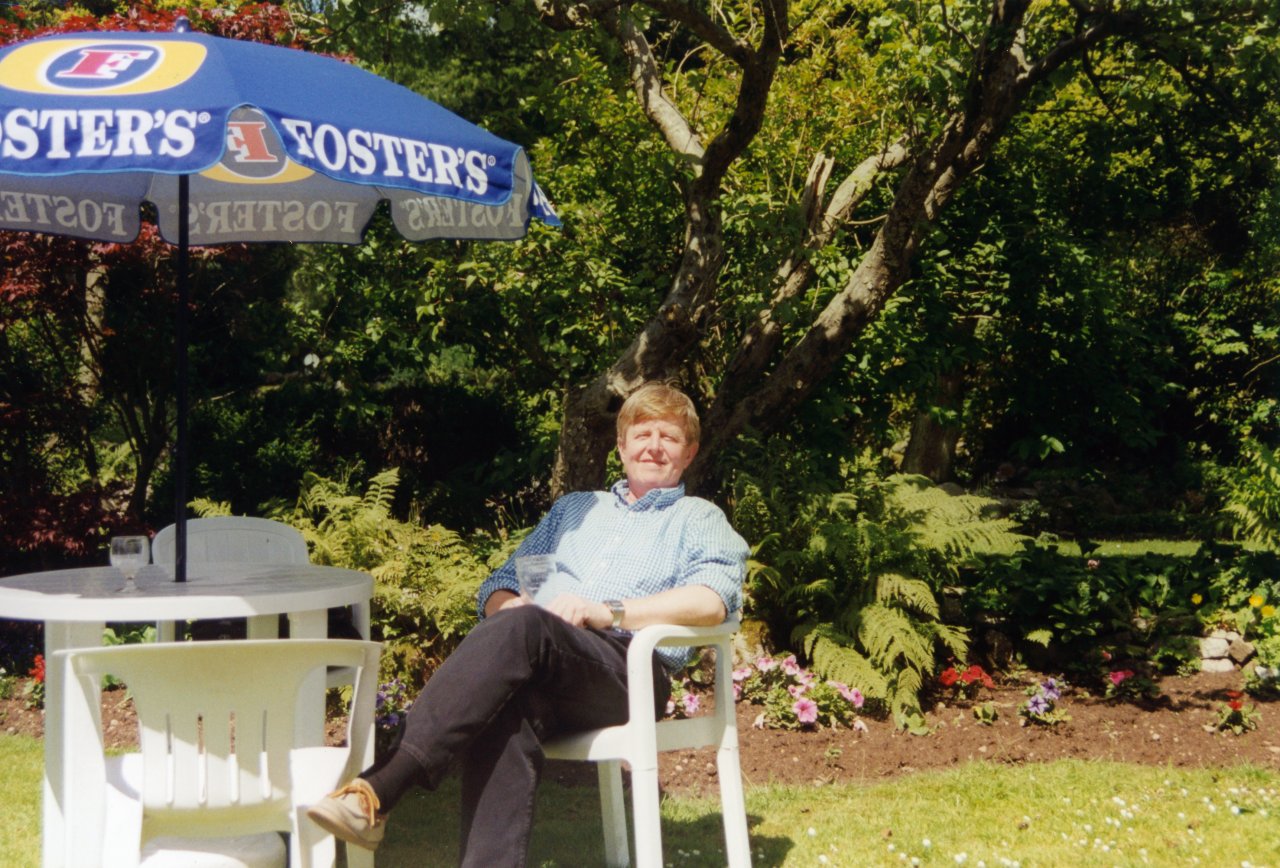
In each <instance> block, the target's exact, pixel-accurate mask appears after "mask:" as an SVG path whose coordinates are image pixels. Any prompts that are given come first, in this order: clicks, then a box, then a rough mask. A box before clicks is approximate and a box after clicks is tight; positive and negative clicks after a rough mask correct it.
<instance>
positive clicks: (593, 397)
mask: <svg viewBox="0 0 1280 868" xmlns="http://www.w3.org/2000/svg"><path fill="white" fill-rule="evenodd" d="M535 2H536V3H537V5H538V7H539V9H540V10H541V12H542V13H543V15H544V20H546V22H547V23H548V24H549V25H551V26H553V27H558V28H569V27H582V26H586V25H587V23H588V22H589V21H597V22H599V23H600V25H601V26H602V27H603V28H604V30H605V31H607V32H608V33H609V34H610V35H611V36H613V37H614V38H615V40H616V41H617V42H618V44H619V46H620V48H621V49H622V51H623V53H624V54H625V56H626V57H627V59H628V62H629V64H630V66H629V70H630V74H631V79H632V83H633V85H634V89H635V92H636V96H637V99H638V100H639V104H640V106H641V107H642V109H643V110H644V111H645V113H646V114H647V115H648V117H649V119H650V121H651V123H652V124H653V125H654V127H655V128H656V129H657V130H658V131H659V132H660V134H661V135H662V137H663V139H664V140H665V141H666V143H667V145H668V146H669V147H670V148H671V149H672V150H673V151H674V152H676V153H677V154H679V155H680V156H681V158H682V160H683V164H684V165H686V166H688V167H690V169H691V171H692V173H693V177H692V179H691V180H690V181H689V182H688V183H687V184H686V188H685V189H686V219H687V222H686V235H685V249H684V254H683V257H682V261H681V263H680V267H679V269H678V270H677V273H676V277H675V279H674V281H673V284H672V287H671V288H670V291H669V292H668V294H667V297H666V299H665V300H664V302H663V304H662V306H661V307H660V308H659V310H658V311H657V314H656V315H655V317H654V318H653V319H652V320H650V322H649V323H648V325H647V326H646V327H645V329H644V330H643V332H642V333H641V334H640V335H639V336H638V337H637V338H636V339H635V341H633V342H632V344H631V345H630V346H629V347H628V348H627V349H626V351H625V352H624V353H623V354H622V355H621V357H620V358H619V359H618V360H617V361H615V362H614V364H613V365H612V366H611V367H610V368H609V369H608V370H606V371H605V372H603V373H602V374H600V375H599V376H598V377H596V378H595V379H593V380H592V381H591V382H589V383H587V384H585V385H584V386H582V387H580V388H578V389H575V390H573V391H571V392H570V394H569V395H568V396H567V399H566V402H565V419H564V429H563V433H562V436H561V442H560V449H559V452H558V454H557V460H556V470H555V476H554V480H553V486H552V487H553V494H560V493H563V492H564V491H567V490H571V489H575V488H587V487H595V486H598V485H600V483H601V482H602V481H603V479H602V477H603V471H604V466H605V459H606V457H607V454H608V451H609V449H610V448H612V446H613V443H614V433H613V427H612V424H611V423H612V419H613V414H614V413H616V411H617V407H618V406H619V404H620V402H621V400H622V399H623V398H625V397H626V395H628V394H630V392H631V391H633V390H634V389H635V388H636V387H638V386H639V385H640V384H641V383H643V382H644V381H646V380H651V379H672V378H673V377H675V376H676V375H677V373H678V372H679V371H681V370H683V369H684V368H685V366H686V364H687V360H688V358H689V357H690V355H691V353H692V351H693V350H694V348H695V347H696V346H697V343H698V341H700V340H702V339H703V338H705V336H706V334H707V330H708V328H709V322H710V321H711V320H712V314H713V313H714V312H715V308H716V304H717V301H718V299H716V297H715V290H716V287H717V278H718V274H719V269H720V267H721V264H722V261H723V253H722V250H721V245H722V238H721V234H720V218H719V213H718V211H717V210H716V209H717V204H716V198H717V196H718V194H719V192H720V187H721V181H722V179H723V177H724V174H725V172H726V171H727V170H728V168H729V166H730V165H731V163H732V162H733V161H734V160H736V159H737V158H738V157H739V156H740V155H741V154H742V153H743V152H744V151H745V149H746V147H747V146H748V145H749V144H750V142H751V140H752V139H753V138H754V137H755V135H756V133H757V131H758V130H759V127H760V124H761V122H762V120H763V112H764V106H765V102H766V98H767V96H768V91H769V88H770V86H771V84H772V81H773V77H774V73H775V69H776V65H777V63H778V60H779V57H780V56H781V53H782V50H783V48H784V46H785V41H786V38H787V35H788V25H787V15H788V10H787V4H786V2H785V0H761V3H760V6H759V9H758V13H759V17H758V19H755V18H753V19H751V20H753V21H758V22H759V24H758V30H757V31H756V32H759V33H760V38H759V40H758V42H757V44H755V45H752V44H749V43H748V42H746V41H745V40H744V39H742V38H740V37H738V36H736V35H735V34H733V33H731V32H729V31H728V30H727V29H726V28H725V27H724V26H722V19H719V18H713V17H711V16H709V15H704V14H703V13H702V12H701V11H699V8H698V7H696V6H695V5H694V4H685V3H677V2H671V0H649V2H647V3H643V4H637V5H644V6H647V7H649V11H650V12H652V13H653V14H654V15H656V16H665V17H667V18H669V19H671V20H672V21H673V22H675V23H677V24H680V25H684V26H685V27H687V28H689V30H690V31H691V32H692V33H694V34H696V37H697V38H698V39H699V40H701V41H702V43H703V44H704V46H705V47H706V48H707V49H708V51H709V53H714V52H719V53H720V55H722V59H723V60H724V61H725V62H727V63H730V64H734V65H736V67H737V68H738V69H739V70H740V72H741V76H740V85H739V92H738V101H737V103H736V106H735V110H734V112H733V115H732V117H730V118H729V120H728V121H727V122H726V123H725V124H724V126H723V127H722V128H721V130H720V131H719V132H718V133H717V135H716V136H715V138H714V139H712V140H711V142H710V143H709V144H708V145H707V146H706V148H705V150H704V149H703V147H702V144H701V143H702V138H701V136H700V135H699V134H698V132H697V131H696V130H695V128H694V126H693V125H692V124H690V123H689V122H688V120H686V119H685V118H684V117H683V115H681V113H680V111H679V109H678V107H677V106H676V103H675V101H674V100H671V99H669V98H668V96H667V94H666V87H667V84H666V82H665V80H664V76H663V70H662V69H661V67H660V64H659V62H658V61H657V60H656V59H655V57H654V56H653V53H652V52H651V51H650V49H649V45H648V43H647V41H646V40H645V37H644V35H643V33H642V31H641V29H640V28H639V27H638V26H637V24H636V23H635V21H634V20H633V19H632V18H631V17H630V7H629V6H619V5H616V4H615V3H613V2H610V0H583V2H578V3H569V2H564V0H535ZM1030 5H1031V0H993V2H992V3H991V13H990V17H989V19H988V21H987V25H986V29H985V32H984V33H982V34H980V36H979V37H978V38H975V39H974V41H973V42H972V43H971V44H972V46H973V47H972V54H971V63H970V77H969V81H968V85H967V89H966V91H965V93H963V94H959V95H957V96H959V97H960V99H959V100H958V103H959V106H960V107H959V108H957V109H956V110H955V111H954V112H952V113H951V114H950V116H949V117H947V118H946V119H945V122H944V123H942V124H941V126H940V127H939V128H938V129H939V132H938V133H937V135H936V136H934V137H933V139H932V140H931V141H915V140H911V139H908V138H904V139H902V140H900V141H898V142H896V143H893V144H886V145H885V146H884V147H883V148H882V149H881V152H880V153H878V154H875V155H873V156H872V157H870V158H868V159H867V160H864V161H863V162H862V164H860V165H859V166H858V167H856V168H855V169H854V170H853V172H851V173H850V175H849V176H848V177H847V178H846V179H845V181H844V182H843V183H842V184H841V185H840V187H839V189H838V190H837V192H836V194H835V195H834V196H833V197H832V200H831V202H830V203H829V205H828V206H827V208H826V209H825V211H824V210H823V209H822V208H821V207H820V206H819V204H818V203H819V202H820V201H821V198H822V191H823V188H824V186H825V183H826V180H827V178H828V176H829V173H830V171H831V164H830V161H829V160H827V159H826V158H825V157H823V156H822V155H818V157H817V158H816V159H815V160H814V163H813V168H812V169H811V171H810V174H809V178H808V181H807V182H806V187H805V190H804V205H803V207H802V209H801V210H802V212H803V216H802V219H803V220H804V221H805V222H806V224H807V226H806V234H805V237H804V238H803V239H802V241H801V242H800V243H799V244H798V245H797V247H796V249H795V250H794V251H793V252H792V254H791V255H790V256H787V257H785V259H786V261H785V262H784V263H783V264H782V265H781V266H780V267H779V269H778V273H777V275H776V277H775V279H774V281H773V283H772V292H773V294H772V296H771V298H770V300H769V302H767V303H766V305H765V306H764V308H763V309H762V310H761V312H760V313H759V315H758V317H757V318H756V320H755V322H753V323H752V324H751V325H750V327H749V328H748V329H747V330H746V332H745V333H744V334H743V336H742V339H741V341H740V343H739V346H738V349H737V351H736V353H735V354H734V356H733V358H732V359H730V361H729V362H728V364H727V366H726V368H725V373H724V376H723V378H722V380H721V382H720V385H719V390H718V392H717V394H716V395H715V397H714V400H713V402H712V403H711V405H710V407H709V408H707V410H706V411H705V412H704V414H703V416H704V419H703V422H704V424H703V440H702V448H701V450H700V451H699V454H698V458H697V460H696V461H695V463H694V464H693V466H692V467H691V468H690V470H689V472H688V473H687V474H686V480H687V481H688V482H689V483H690V484H691V485H692V486H696V484H697V481H698V478H699V476H700V475H701V474H702V473H705V471H706V468H707V466H708V462H709V460H710V459H711V457H712V456H713V455H714V454H715V453H716V452H717V451H718V450H719V449H720V448H721V447H723V446H724V445H725V444H727V443H729V442H730V441H731V440H733V439H734V438H736V437H737V436H738V435H739V434H741V433H742V432H743V431H744V430H745V429H747V428H748V427H752V428H755V429H758V430H762V431H765V432H769V431H771V430H776V429H778V428H780V427H781V426H783V425H785V424H786V423H787V421H788V420H789V418H790V417H791V415H792V413H793V412H794V410H795V408H796V407H797V406H798V405H800V404H801V403H803V402H804V401H805V400H807V399H808V398H809V396H810V395H811V394H812V392H813V390H814V389H815V388H816V386H817V385H818V384H819V383H820V382H821V381H822V380H823V379H824V378H825V377H827V376H828V375H829V374H830V373H831V372H832V371H833V370H834V369H835V368H836V367H837V366H838V364H839V362H840V360H841V359H842V358H843V357H844V356H845V354H847V353H848V351H849V349H850V347H851V346H852V344H853V343H854V341H856V340H857V339H858V337H859V336H860V335H861V334H862V333H863V331H864V330H865V329H866V327H867V326H868V325H869V324H870V323H871V322H873V321H874V320H875V318H876V317H877V316H878V315H879V314H880V311H881V310H882V309H883V308H884V305H885V303H886V301H887V300H888V299H889V298H890V296H892V294H893V293H894V292H896V291H897V290H898V289H899V287H901V286H902V284H903V283H904V282H905V281H906V280H907V279H908V278H909V277H910V274H911V268H912V266H913V264H914V262H915V258H916V255H917V253H918V251H919V248H920V245H921V244H922V242H923V239H924V237H925V234H926V233H927V232H928V230H929V227H930V226H931V225H932V224H933V223H934V222H935V221H936V220H937V219H938V217H939V215H940V213H941V212H942V210H943V209H944V208H945V206H946V205H947V203H948V202H949V201H950V200H951V198H952V196H954V195H955V193H956V191H957V189H958V188H959V187H960V186H961V185H962V184H963V183H964V182H965V180H966V179H967V178H968V177H969V176H971V175H972V174H973V173H974V172H975V171H977V170H978V169H979V168H980V166H981V165H982V163H983V162H984V161H985V160H986V159H987V158H988V157H989V156H990V154H991V152H992V149H993V147H994V146H995V143H996V141H997V140H998V139H999V137H1000V136H1001V135H1002V134H1003V133H1004V131H1005V130H1006V128H1007V127H1008V125H1009V123H1010V120H1011V119H1012V118H1013V116H1014V115H1015V114H1016V113H1017V112H1018V111H1019V110H1020V109H1021V107H1022V104H1023V101H1024V100H1025V98H1026V96H1027V93H1028V92H1029V90H1030V89H1031V87H1032V86H1033V85H1034V84H1036V83H1037V82H1040V81H1043V80H1044V79H1045V78H1046V77H1047V76H1048V75H1049V74H1050V73H1051V72H1053V71H1055V70H1056V69H1058V68H1059V67H1060V66H1062V65H1063V64H1064V63H1066V62H1068V61H1070V60H1074V59H1075V58H1077V57H1079V56H1080V55H1081V54H1083V53H1084V52H1085V51H1086V50H1088V49H1089V48H1090V47H1092V46H1094V45H1096V44H1098V43H1100V42H1101V41H1102V40H1103V39H1105V38H1106V37H1107V36H1109V35H1110V34H1111V33H1113V32H1115V31H1116V30H1117V29H1118V28H1120V27H1128V28H1133V27H1135V26H1137V24H1139V23H1140V22H1136V21H1135V20H1131V19H1132V16H1128V17H1126V16H1127V15H1128V13H1116V12H1114V11H1113V10H1111V9H1110V7H1109V6H1105V7H1102V8H1096V9H1095V8H1093V7H1092V6H1090V5H1089V4H1086V3H1084V2H1077V0H1072V4H1071V5H1072V8H1073V9H1074V11H1075V13H1076V15H1077V20H1076V22H1075V27H1074V30H1071V31H1063V32H1064V34H1065V35H1064V36H1063V37H1062V38H1061V39H1060V40H1059V42H1058V43H1057V44H1055V45H1053V46H1051V47H1050V48H1049V50H1047V51H1046V52H1045V54H1044V55H1043V56H1042V57H1040V58H1039V59H1037V60H1034V61H1032V60H1028V59H1027V57H1026V56H1025V49H1026V34H1025V33H1024V29H1023V28H1024V23H1025V17H1026V14H1027V10H1028V8H1029V6H1030ZM1046 20H1048V18H1047V17H1046ZM650 26H653V27H654V28H655V30H656V29H659V28H657V26H656V25H653V24H652V23H651V25H650ZM903 166H906V167H907V169H906V171H905V173H903V176H902V178H901V181H900V182H899V184H898V186H897V190H896V193H895V195H894V198H893V202H892V205H891V206H890V207H889V209H888V211H887V212H886V213H885V214H884V215H883V222H882V223H881V227H880V230H879V231H878V232H877V233H876V235H875V238H874V240H873V242H872V243H871V245H870V247H869V249H867V251H866V253H865V255H863V256H862V257H861V259H860V261H859V263H858V266H857V267H856V269H855V270H854V272H853V274H852V275H851V276H850V278H849V280H848V281H847V283H846V284H845V286H844V287H843V288H842V289H841V290H840V291H839V292H838V293H837V294H836V295H835V297H834V298H832V299H831V301H830V302H829V303H828V304H827V306H826V307H825V308H824V309H823V310H821V311H820V312H819V313H818V314H817V316H816V317H814V318H813V320H812V321H811V324H810V326H809V327H808V328H807V329H805V330H803V332H802V333H800V334H799V335H797V336H795V337H794V338H793V339H792V342H791V343H790V345H787V344H786V340H787V336H786V335H784V331H783V328H782V326H781V325H780V324H779V322H780V319H779V317H778V316H777V314H778V313H779V308H780V307H781V306H782V305H785V304H787V303H788V302H789V301H791V300H793V299H795V298H797V297H798V296H800V295H801V294H802V293H803V292H805V291H807V290H808V288H810V287H811V285H812V281H813V280H814V277H815V274H814V272H813V269H812V267H811V266H810V264H809V260H810V257H809V256H808V255H807V254H809V253H812V252H813V251H814V250H817V249H820V248H821V247H822V246H823V245H824V244H826V243H829V242H830V241H831V240H832V239H833V236H834V234H835V233H836V232H837V230H839V229H840V228H841V227H842V226H844V225H846V224H847V221H849V220H850V219H851V215H852V212H853V210H854V208H855V207H856V206H857V205H858V204H859V203H860V202H861V201H862V200H863V198H864V196H865V194H866V191H867V190H868V189H870V186H871V183H872V182H873V181H874V180H875V179H876V177H877V176H882V175H883V174H884V173H885V172H889V171H897V170H899V169H900V168H901V167H903ZM819 214H821V219H818V215H819ZM686 385H687V384H686Z"/></svg>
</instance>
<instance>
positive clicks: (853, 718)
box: [733, 654, 866, 730]
mask: <svg viewBox="0 0 1280 868" xmlns="http://www.w3.org/2000/svg"><path fill="white" fill-rule="evenodd" d="M733 695H734V698H735V699H745V700H746V701H747V702H750V703H752V704H753V705H762V706H764V712H763V713H762V714H761V715H760V717H759V718H757V725H758V726H765V727H770V728H774V729H810V728H817V727H821V726H829V727H831V728H832V729H835V728H837V727H841V726H850V727H853V728H854V729H860V730H865V729H866V725H865V724H863V723H862V721H860V720H858V709H860V708H862V705H863V701H864V700H863V696H862V692H861V691H859V690H858V689H857V688H856V687H849V686H848V685H846V684H841V683H840V682H839V681H822V680H820V679H819V678H818V677H817V676H816V675H815V674H814V673H812V672H810V671H809V670H807V669H805V668H803V667H802V666H800V664H798V663H797V662H796V658H795V655H794V654H792V655H788V656H787V657H785V658H783V659H782V660H776V659H774V658H773V657H768V656H764V657H758V658H756V661H755V663H753V664H751V665H747V666H740V667H738V668H737V669H734V670H733Z"/></svg>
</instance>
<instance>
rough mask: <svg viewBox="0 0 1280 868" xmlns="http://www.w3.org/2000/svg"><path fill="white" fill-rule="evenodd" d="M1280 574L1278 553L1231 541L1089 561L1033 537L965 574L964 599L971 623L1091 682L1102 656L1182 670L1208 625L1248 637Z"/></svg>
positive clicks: (1277, 590) (1279, 594)
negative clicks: (1257, 601) (1259, 600)
mask: <svg viewBox="0 0 1280 868" xmlns="http://www.w3.org/2000/svg"><path fill="white" fill-rule="evenodd" d="M1086 548H1087V547H1086ZM1277 569H1280V558H1277V556H1276V555H1275V554H1273V553H1271V552H1265V551H1250V550H1247V549H1244V548H1242V547H1241V546H1239V545H1229V544H1223V543H1205V544H1202V545H1201V546H1200V547H1199V548H1198V549H1197V550H1196V551H1195V553H1194V554H1193V555H1191V556H1190V557H1187V556H1177V555H1170V554H1140V555H1111V556H1107V557H1086V556H1081V555H1076V554H1074V553H1070V554H1066V553H1063V552H1062V551H1061V550H1060V548H1059V546H1058V545H1056V544H1053V543H1047V542H1033V541H1030V540H1028V541H1026V542H1025V543H1023V545H1022V546H1021V548H1020V550H1018V551H1016V552H1014V553H1013V554H1010V555H989V556H984V557H983V558H981V559H980V566H979V567H978V568H977V569H975V570H973V571H966V572H965V575H966V577H967V578H968V581H969V584H968V585H967V588H966V593H965V594H964V596H963V601H964V607H965V611H966V619H967V621H968V622H970V623H977V622H981V623H987V624H994V625H995V626H996V628H997V629H1000V630H1004V631H1008V632H1009V633H1010V638H1012V639H1014V640H1015V642H1020V643H1022V644H1021V650H1022V651H1023V652H1024V653H1027V654H1036V655H1039V656H1040V657H1044V656H1045V654H1046V653H1047V654H1048V656H1049V657H1050V658H1051V659H1053V660H1056V661H1058V662H1060V663H1062V664H1064V665H1067V666H1068V667H1070V668H1075V669H1077V670H1079V671H1081V672H1083V673H1085V676H1084V677H1087V678H1093V679H1096V678H1098V677H1099V676H1098V672H1100V671H1101V669H1102V661H1103V655H1105V656H1106V659H1113V660H1115V661H1116V663H1117V664H1118V663H1119V662H1121V661H1126V662H1129V663H1137V664H1142V663H1144V662H1149V663H1151V664H1153V665H1155V666H1156V667H1157V668H1159V669H1161V670H1164V671H1177V670H1179V669H1181V668H1183V667H1184V666H1186V665H1187V664H1188V663H1190V662H1192V661H1193V660H1194V659H1196V658H1198V652H1197V651H1196V645H1195V641H1196V639H1197V638H1198V637H1199V636H1200V635H1202V633H1203V631H1204V628H1205V626H1206V625H1218V624H1221V623H1231V624H1233V625H1235V626H1237V628H1238V629H1241V630H1242V631H1245V630H1247V629H1248V624H1249V623H1251V621H1252V619H1254V618H1255V617H1256V616H1257V612H1258V609H1257V607H1254V606H1251V604H1250V598H1251V597H1255V596H1257V595H1259V594H1264V595H1267V596H1266V599H1277V598H1280V586H1277V583H1276V582H1275V581H1274V579H1273V578H1272V577H1273V576H1275V575H1276V574H1277V572H1276V571H1277Z"/></svg>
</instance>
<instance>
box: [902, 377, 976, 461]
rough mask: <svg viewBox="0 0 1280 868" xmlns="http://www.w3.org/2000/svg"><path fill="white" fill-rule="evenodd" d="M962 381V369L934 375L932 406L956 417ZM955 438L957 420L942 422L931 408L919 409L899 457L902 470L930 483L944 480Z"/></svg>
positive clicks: (957, 427)
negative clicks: (935, 386)
mask: <svg viewBox="0 0 1280 868" xmlns="http://www.w3.org/2000/svg"><path fill="white" fill-rule="evenodd" d="M964 381H965V376H964V372H963V371H948V372H947V373H945V374H942V375H941V376H940V377H938V385H937V389H936V390H935V391H934V394H933V396H932V404H933V405H934V407H936V408H940V409H943V410H947V411H949V412H950V414H951V415H952V417H953V418H958V416H959V412H960V408H961V405H962V404H963V403H964ZM959 439H960V425H959V424H958V423H957V422H951V423H950V424H944V423H942V422H940V421H939V420H938V415H937V413H934V412H931V409H924V410H920V411H919V412H917V413H916V417H915V420H914V421H913V422H912V423H911V436H910V437H909V438H908V439H907V451H906V454H905V455H903V457H902V472H903V473H918V474H920V475H921V476H927V477H929V479H931V480H933V481H934V482H946V481H947V480H949V479H951V476H952V465H953V464H954V462H955V458H956V443H957V442H958V441H959Z"/></svg>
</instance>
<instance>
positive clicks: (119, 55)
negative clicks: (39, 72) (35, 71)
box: [54, 48, 155, 81]
mask: <svg viewBox="0 0 1280 868" xmlns="http://www.w3.org/2000/svg"><path fill="white" fill-rule="evenodd" d="M154 53H155V52H154V51H152V50H151V49H149V48H126V49H112V48H85V49H82V50H81V51H80V59H79V60H78V61H76V63H75V65H74V66H72V67H71V68H70V69H64V70H62V71H60V72H58V73H57V74H56V75H55V76H54V77H55V78H90V79H97V80H99V81H101V80H107V81H110V80H113V79H115V78H117V77H118V76H119V75H120V73H122V72H124V71H125V70H127V69H128V68H129V67H130V66H131V65H132V64H133V63H134V62H135V61H139V60H147V59H149V58H150V57H151V56H152V55H153V54H154Z"/></svg>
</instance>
